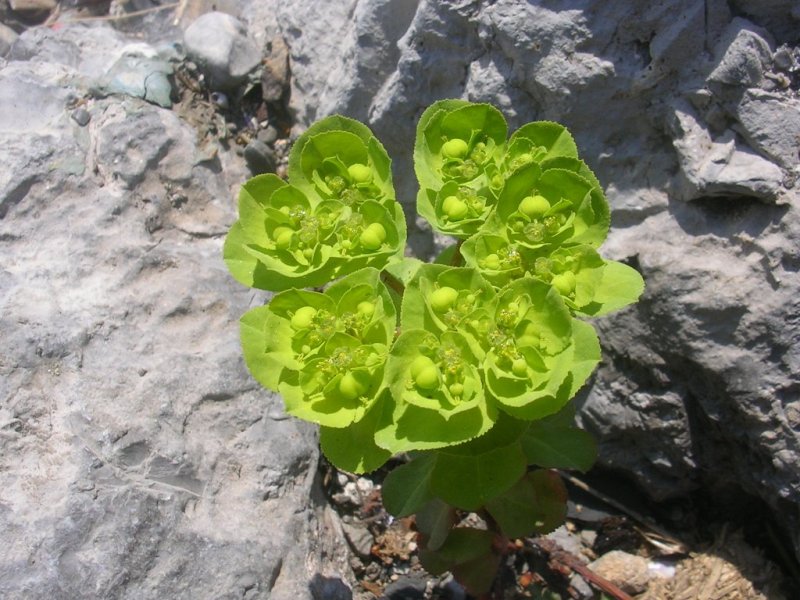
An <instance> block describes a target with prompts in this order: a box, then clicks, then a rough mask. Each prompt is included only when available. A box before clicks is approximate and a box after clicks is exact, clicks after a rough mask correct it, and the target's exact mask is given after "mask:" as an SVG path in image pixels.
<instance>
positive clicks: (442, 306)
mask: <svg viewBox="0 0 800 600" xmlns="http://www.w3.org/2000/svg"><path fill="white" fill-rule="evenodd" d="M457 298H458V292H457V291H456V290H454V289H453V288H451V287H447V286H445V287H440V288H439V289H438V290H434V291H433V293H431V295H430V303H431V308H433V310H435V311H437V312H444V311H446V310H447V309H448V308H450V307H451V306H452V305H453V303H454V302H455V301H456V299H457Z"/></svg>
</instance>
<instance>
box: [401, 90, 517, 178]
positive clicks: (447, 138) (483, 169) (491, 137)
mask: <svg viewBox="0 0 800 600" xmlns="http://www.w3.org/2000/svg"><path fill="white" fill-rule="evenodd" d="M507 132H508V126H507V125H506V121H505V118H504V117H503V115H502V113H500V111H498V110H497V109H496V108H495V107H493V106H491V105H489V104H471V103H469V102H465V101H463V100H440V101H439V102H435V103H434V104H432V105H431V106H429V107H428V108H427V109H426V110H425V112H424V113H423V114H422V117H421V118H420V121H419V124H418V125H417V138H416V142H415V145H414V169H415V171H416V173H417V179H418V180H419V182H420V188H421V189H431V190H434V191H438V190H439V189H440V188H441V187H442V186H443V185H444V184H445V183H446V182H448V181H452V182H456V183H459V184H465V185H468V186H469V187H473V188H476V189H479V188H487V187H489V183H490V181H489V175H488V174H490V173H491V172H492V169H491V168H489V167H491V166H493V165H495V163H496V162H497V161H498V160H499V159H500V158H501V156H502V149H503V146H504V145H505V141H506V135H507Z"/></svg>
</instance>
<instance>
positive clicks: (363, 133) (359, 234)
mask: <svg viewBox="0 0 800 600" xmlns="http://www.w3.org/2000/svg"><path fill="white" fill-rule="evenodd" d="M405 238H406V225H405V217H404V215H403V211H402V208H401V207H400V205H399V204H398V203H397V202H396V201H395V199H394V188H393V186H392V180H391V168H390V161H389V158H388V156H387V155H386V152H385V150H384V149H383V147H382V146H381V145H380V143H379V142H378V141H377V139H375V138H374V136H373V135H372V133H371V132H370V131H369V129H368V128H367V127H365V126H364V125H362V124H360V123H358V122H357V121H353V120H351V119H347V118H345V117H337V116H334V117H329V118H328V119H324V120H322V121H320V122H318V123H316V124H315V125H314V126H312V127H311V128H310V129H309V130H308V131H307V132H306V133H305V134H303V135H302V136H300V138H299V139H298V142H297V144H296V145H295V147H294V148H293V150H292V154H291V156H290V160H289V183H286V182H284V181H282V180H281V179H279V178H278V177H277V176H275V175H272V174H269V175H259V176H257V177H254V178H253V179H251V180H249V181H248V182H246V183H245V184H244V186H242V190H241V192H240V194H239V220H238V221H237V222H236V223H235V224H234V225H233V227H232V228H231V230H230V232H229V234H228V236H227V238H226V240H225V246H224V251H223V256H224V258H225V261H226V263H227V265H228V268H229V269H230V271H231V273H232V274H233V276H234V277H235V278H236V279H237V280H238V281H240V282H241V283H243V284H245V285H248V286H250V287H257V288H261V289H267V290H271V291H282V290H286V289H290V288H292V287H297V288H299V287H316V286H320V285H324V284H325V283H327V282H329V281H331V280H333V279H336V278H337V277H341V276H343V275H346V274H348V273H352V272H354V271H357V270H358V269H361V268H363V267H367V266H371V267H376V268H381V267H383V266H385V265H386V264H387V263H388V262H390V261H391V260H392V259H393V258H396V257H400V256H402V254H403V248H404V245H405Z"/></svg>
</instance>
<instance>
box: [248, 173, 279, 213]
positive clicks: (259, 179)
mask: <svg viewBox="0 0 800 600" xmlns="http://www.w3.org/2000/svg"><path fill="white" fill-rule="evenodd" d="M286 185H287V183H286V182H285V181H284V180H283V179H281V178H280V177H278V176H277V175H275V174H274V173H266V174H263V175H256V176H255V177H253V178H251V179H248V180H247V181H246V182H245V183H244V185H242V188H241V189H240V190H239V212H240V213H241V206H242V202H243V201H245V202H247V201H252V202H255V203H256V204H258V205H259V206H260V207H261V208H267V206H269V199H270V198H271V197H272V194H274V193H275V192H276V191H277V190H279V189H280V188H282V187H286Z"/></svg>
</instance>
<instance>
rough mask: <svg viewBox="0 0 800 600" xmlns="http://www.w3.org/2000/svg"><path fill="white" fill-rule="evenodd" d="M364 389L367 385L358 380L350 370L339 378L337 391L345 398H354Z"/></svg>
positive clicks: (360, 394)
mask: <svg viewBox="0 0 800 600" xmlns="http://www.w3.org/2000/svg"><path fill="white" fill-rule="evenodd" d="M366 391H367V387H366V386H365V385H363V384H362V383H361V382H359V381H358V379H356V378H355V376H354V375H353V374H352V373H351V372H350V371H348V372H347V373H345V374H344V375H342V378H341V379H340V380H339V393H340V394H341V395H342V397H343V398H345V399H347V400H355V399H356V398H358V397H359V396H362V395H363V394H364V392H366Z"/></svg>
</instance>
